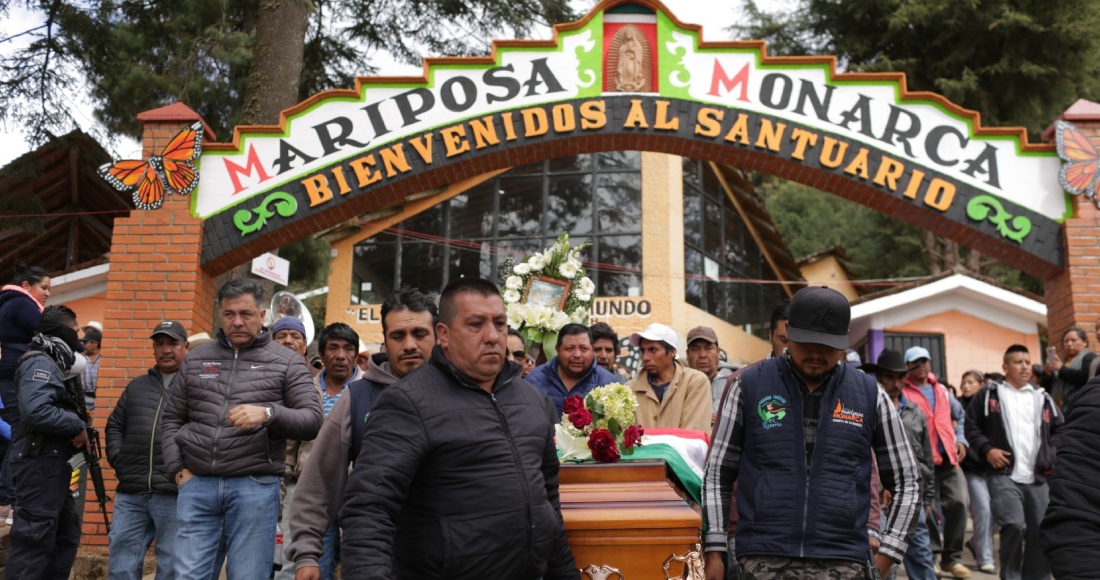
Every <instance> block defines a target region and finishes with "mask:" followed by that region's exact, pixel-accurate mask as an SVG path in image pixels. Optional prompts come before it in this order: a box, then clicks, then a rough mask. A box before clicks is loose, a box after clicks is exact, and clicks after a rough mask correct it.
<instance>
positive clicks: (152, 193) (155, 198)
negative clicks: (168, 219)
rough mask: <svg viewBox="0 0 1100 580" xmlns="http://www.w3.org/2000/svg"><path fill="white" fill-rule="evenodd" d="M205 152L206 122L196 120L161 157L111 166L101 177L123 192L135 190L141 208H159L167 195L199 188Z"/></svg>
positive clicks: (175, 138)
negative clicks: (200, 163) (197, 164)
mask: <svg viewBox="0 0 1100 580" xmlns="http://www.w3.org/2000/svg"><path fill="white" fill-rule="evenodd" d="M201 153H202V123H200V122H197V121H196V122H194V123H191V125H189V126H188V127H187V128H186V129H184V130H183V131H180V132H179V133H177V134H176V136H175V137H172V140H171V141H169V142H168V145H166V146H165V147H164V150H163V151H161V153H160V155H153V156H151V157H150V158H149V160H148V161H138V160H134V159H127V160H123V161H116V162H114V163H107V164H105V165H102V166H101V167H100V168H99V175H100V176H102V177H103V179H105V180H107V182H108V183H110V184H111V185H112V186H113V187H114V188H115V189H117V190H119V191H126V192H129V191H132V192H133V195H134V205H135V206H137V207H138V208H139V209H157V208H159V207H160V206H161V205H162V204H163V203H164V196H165V194H166V193H169V192H171V193H174V194H176V195H187V194H189V193H191V192H192V191H193V190H194V189H195V186H197V185H198V183H199V172H198V170H197V169H196V168H195V163H194V161H195V159H197V158H198V156H199V155H200V154H201Z"/></svg>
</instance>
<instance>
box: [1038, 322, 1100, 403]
mask: <svg viewBox="0 0 1100 580" xmlns="http://www.w3.org/2000/svg"><path fill="white" fill-rule="evenodd" d="M1062 350H1063V352H1064V355H1063V356H1064V358H1065V360H1064V361H1063V360H1062V357H1059V356H1058V355H1057V354H1054V355H1053V356H1051V357H1049V360H1047V364H1046V366H1045V367H1043V381H1042V385H1043V388H1044V389H1046V390H1047V392H1048V393H1050V396H1051V397H1054V402H1055V403H1057V404H1058V406H1059V407H1061V409H1062V411H1065V410H1067V409H1069V406H1070V404H1071V403H1072V402H1073V397H1074V396H1076V395H1077V391H1078V390H1079V389H1080V388H1081V387H1082V386H1084V384H1085V383H1087V382H1088V380H1089V365H1091V364H1092V359H1093V357H1095V356H1096V355H1095V354H1094V353H1092V352H1089V335H1088V334H1086V333H1085V331H1084V330H1082V329H1080V328H1078V327H1076V326H1074V327H1072V328H1070V329H1069V330H1067V331H1066V333H1065V334H1063V335H1062Z"/></svg>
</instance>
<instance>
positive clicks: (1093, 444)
mask: <svg viewBox="0 0 1100 580" xmlns="http://www.w3.org/2000/svg"><path fill="white" fill-rule="evenodd" d="M1098 441H1100V377H1096V378H1094V379H1092V380H1091V381H1089V382H1088V383H1087V384H1086V385H1085V386H1084V387H1082V388H1081V390H1080V392H1079V395H1078V397H1077V399H1076V400H1075V401H1074V403H1073V407H1072V408H1071V409H1070V412H1069V418H1068V419H1067V420H1066V424H1065V427H1063V428H1062V433H1061V435H1060V438H1059V440H1058V460H1057V461H1055V463H1054V475H1053V476H1051V477H1050V505H1049V506H1048V507H1047V514H1046V518H1044V519H1043V524H1042V531H1043V551H1044V552H1045V553H1046V555H1047V559H1048V560H1050V571H1051V573H1052V574H1053V575H1054V577H1055V578H1057V579H1058V580H1093V579H1095V578H1096V577H1097V570H1100V486H1097V482H1100V445H1098V444H1097V442H1098Z"/></svg>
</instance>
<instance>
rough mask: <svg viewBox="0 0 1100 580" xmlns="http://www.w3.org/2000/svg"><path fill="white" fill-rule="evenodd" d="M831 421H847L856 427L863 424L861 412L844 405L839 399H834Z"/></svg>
mask: <svg viewBox="0 0 1100 580" xmlns="http://www.w3.org/2000/svg"><path fill="white" fill-rule="evenodd" d="M833 423H847V424H848V425H855V426H856V427H862V426H863V413H860V412H859V411H856V410H853V409H849V408H847V407H845V406H844V403H843V402H841V400H840V399H837V400H836V408H835V409H833Z"/></svg>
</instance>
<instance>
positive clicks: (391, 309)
mask: <svg viewBox="0 0 1100 580" xmlns="http://www.w3.org/2000/svg"><path fill="white" fill-rule="evenodd" d="M436 318H437V312H436V308H435V304H433V303H432V300H431V299H430V298H428V297H427V296H424V295H423V294H421V293H420V292H417V291H416V290H403V291H401V292H394V293H393V294H391V295H390V296H389V298H387V299H386V301H385V302H384V303H382V334H383V336H384V340H385V343H384V344H385V345H386V352H380V353H378V354H375V355H373V356H371V357H370V363H369V365H368V366H367V372H366V373H365V374H364V375H363V378H362V379H361V380H358V381H354V382H352V383H351V384H349V385H348V387H347V396H344V397H340V400H338V401H336V405H335V406H334V407H333V408H332V411H330V412H329V414H328V417H326V418H325V423H324V425H322V426H321V432H320V433H319V434H318V435H317V440H316V441H314V444H313V451H312V452H311V453H310V454H309V457H308V458H307V459H306V461H305V465H304V466H303V467H302V469H301V473H300V475H299V477H298V487H297V492H296V494H295V496H294V500H293V502H292V504H291V506H290V509H291V511H292V512H293V513H294V514H296V516H295V517H294V518H292V519H290V545H289V546H288V547H287V550H286V554H287V560H288V561H289V562H290V563H291V565H292V566H297V572H296V575H295V578H296V580H326V577H327V578H331V576H327V575H328V574H329V571H328V570H327V569H326V568H325V567H324V566H322V561H323V560H324V559H326V557H327V556H325V554H326V553H327V552H328V546H327V545H326V544H328V543H329V537H330V533H331V532H330V531H329V530H330V528H331V526H333V525H334V524H335V522H336V519H337V516H338V515H339V512H340V502H341V501H342V499H343V497H344V487H345V486H346V485H347V483H348V466H349V465H350V464H351V463H352V462H354V461H355V457H356V455H358V452H359V442H360V440H361V439H362V437H363V431H364V428H365V425H366V414H367V413H369V412H370V408H371V405H372V404H373V402H374V399H375V398H377V396H378V395H379V394H380V393H381V392H382V391H383V390H384V389H386V388H387V387H389V386H390V385H392V384H394V383H396V382H397V381H398V380H399V379H401V378H402V377H404V376H405V375H407V374H409V373H411V372H412V371H413V370H414V369H416V368H418V367H419V366H420V365H422V364H424V363H425V362H427V360H428V357H429V356H431V354H432V347H433V346H435V323H436ZM286 566H287V565H286V564H284V567H286Z"/></svg>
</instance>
